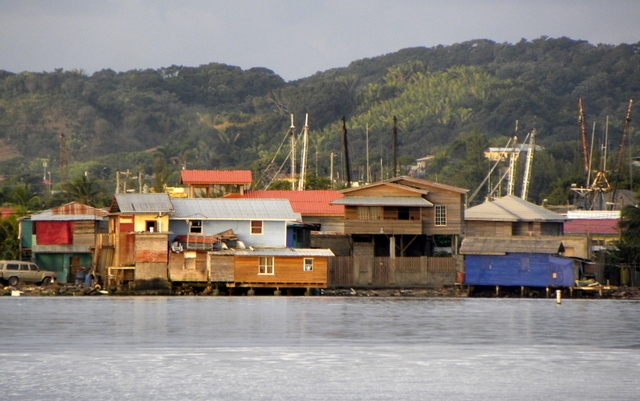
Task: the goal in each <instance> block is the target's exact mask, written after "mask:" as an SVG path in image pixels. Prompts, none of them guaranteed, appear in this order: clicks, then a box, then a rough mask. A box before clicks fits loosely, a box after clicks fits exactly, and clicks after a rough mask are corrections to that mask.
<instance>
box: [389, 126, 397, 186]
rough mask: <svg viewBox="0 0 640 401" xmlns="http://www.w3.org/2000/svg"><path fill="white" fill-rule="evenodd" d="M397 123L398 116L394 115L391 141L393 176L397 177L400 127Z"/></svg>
mask: <svg viewBox="0 0 640 401" xmlns="http://www.w3.org/2000/svg"><path fill="white" fill-rule="evenodd" d="M397 123H398V119H397V118H396V116H393V130H392V134H391V137H392V139H391V141H392V142H393V143H392V147H393V177H397V176H398V159H397V157H398V154H397V146H396V143H397V141H398V128H397Z"/></svg>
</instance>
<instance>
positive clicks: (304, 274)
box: [234, 256, 328, 288]
mask: <svg viewBox="0 0 640 401" xmlns="http://www.w3.org/2000/svg"><path fill="white" fill-rule="evenodd" d="M304 259H305V257H298V256H296V257H283V256H276V257H275V258H274V274H272V275H267V274H258V266H259V258H258V257H236V260H235V269H234V271H235V277H234V278H235V283H236V284H237V285H245V286H250V285H253V286H256V287H257V286H264V287H314V288H325V287H326V286H327V264H328V263H327V258H326V257H313V258H312V259H313V270H311V271H305V270H304V269H303V263H304Z"/></svg>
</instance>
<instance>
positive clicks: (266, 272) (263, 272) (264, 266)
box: [258, 256, 276, 276]
mask: <svg viewBox="0 0 640 401" xmlns="http://www.w3.org/2000/svg"><path fill="white" fill-rule="evenodd" d="M275 271H276V268H275V260H274V257H273V256H260V257H259V259H258V275H259V276H273V275H274V274H275Z"/></svg>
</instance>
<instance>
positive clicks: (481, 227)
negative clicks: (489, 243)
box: [466, 221, 512, 237]
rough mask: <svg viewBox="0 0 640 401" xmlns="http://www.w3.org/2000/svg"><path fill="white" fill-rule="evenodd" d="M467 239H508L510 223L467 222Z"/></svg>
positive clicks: (510, 230) (510, 229) (510, 231)
mask: <svg viewBox="0 0 640 401" xmlns="http://www.w3.org/2000/svg"><path fill="white" fill-rule="evenodd" d="M466 229H467V236H468V237H510V236H511V235H512V223H511V222H510V221H467V224H466Z"/></svg>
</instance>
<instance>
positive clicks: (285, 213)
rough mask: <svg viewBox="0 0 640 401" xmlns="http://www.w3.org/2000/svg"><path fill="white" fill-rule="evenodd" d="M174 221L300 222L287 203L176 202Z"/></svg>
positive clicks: (199, 200) (227, 200)
mask: <svg viewBox="0 0 640 401" xmlns="http://www.w3.org/2000/svg"><path fill="white" fill-rule="evenodd" d="M173 207H174V210H175V213H174V214H173V216H172V218H173V219H212V220H215V219H219V220H284V221H296V220H300V215H299V214H298V213H295V212H294V211H293V209H292V208H291V204H290V203H289V201H288V200H287V199H245V198H183V199H173Z"/></svg>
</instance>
